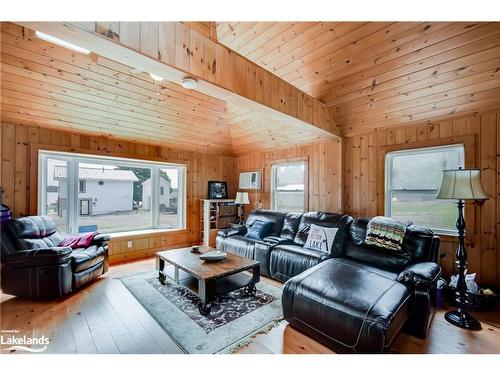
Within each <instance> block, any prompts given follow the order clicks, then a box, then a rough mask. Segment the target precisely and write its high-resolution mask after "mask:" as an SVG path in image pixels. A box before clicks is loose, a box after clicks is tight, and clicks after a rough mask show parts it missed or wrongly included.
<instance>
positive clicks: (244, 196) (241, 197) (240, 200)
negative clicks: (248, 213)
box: [234, 192, 250, 225]
mask: <svg viewBox="0 0 500 375" xmlns="http://www.w3.org/2000/svg"><path fill="white" fill-rule="evenodd" d="M234 203H236V204H238V205H239V206H238V217H239V218H240V221H239V222H238V224H240V225H243V205H244V204H249V203H250V201H249V200H248V193H247V192H237V193H236V199H235V200H234Z"/></svg>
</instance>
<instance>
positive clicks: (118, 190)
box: [77, 163, 152, 232]
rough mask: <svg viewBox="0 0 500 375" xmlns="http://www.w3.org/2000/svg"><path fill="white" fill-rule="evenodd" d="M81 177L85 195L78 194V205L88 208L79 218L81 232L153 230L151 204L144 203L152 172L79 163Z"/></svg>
mask: <svg viewBox="0 0 500 375" xmlns="http://www.w3.org/2000/svg"><path fill="white" fill-rule="evenodd" d="M78 175H79V176H78V178H80V180H81V181H85V185H86V190H85V192H81V193H78V201H79V202H80V203H79V205H80V207H87V205H88V207H89V208H88V210H83V211H81V212H80V215H79V216H78V220H77V224H78V232H88V231H93V230H99V231H105V232H114V231H120V230H127V229H135V228H147V227H151V224H152V221H151V220H152V217H151V212H150V210H149V207H150V205H151V203H150V202H149V201H148V202H144V200H143V197H144V194H143V184H144V182H145V181H147V180H149V179H150V178H151V169H150V168H138V167H128V166H120V165H110V164H90V163H79V164H78ZM148 198H149V197H148ZM85 202H88V203H85ZM82 212H83V213H82Z"/></svg>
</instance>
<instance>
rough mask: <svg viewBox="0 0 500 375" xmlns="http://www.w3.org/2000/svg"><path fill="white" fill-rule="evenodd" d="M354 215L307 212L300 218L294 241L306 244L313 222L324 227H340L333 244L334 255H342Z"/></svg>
mask: <svg viewBox="0 0 500 375" xmlns="http://www.w3.org/2000/svg"><path fill="white" fill-rule="evenodd" d="M351 223H352V217H350V216H349V215H340V214H333V213H328V212H307V213H305V214H303V215H302V217H301V219H300V224H299V229H298V231H297V234H296V235H295V238H294V242H295V243H296V244H298V245H304V244H305V243H306V241H307V237H308V235H309V229H310V227H311V224H316V225H319V226H322V227H330V228H339V231H338V233H337V235H336V236H335V241H334V242H333V246H332V252H331V254H332V256H341V255H342V253H343V249H344V245H345V243H346V240H347V239H348V238H349V236H348V234H349V229H348V228H349V226H350V224H351Z"/></svg>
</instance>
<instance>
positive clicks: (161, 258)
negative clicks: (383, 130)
mask: <svg viewBox="0 0 500 375" xmlns="http://www.w3.org/2000/svg"><path fill="white" fill-rule="evenodd" d="M213 250H215V249H213V248H211V247H208V246H200V252H199V253H192V252H191V247H186V248H182V249H176V250H166V251H160V252H158V253H156V270H157V271H158V279H159V280H160V282H161V283H162V284H165V280H166V278H167V277H169V278H172V279H173V280H174V281H175V282H176V283H177V284H181V285H183V286H185V287H187V288H189V289H190V290H191V291H192V292H193V293H195V294H196V295H197V296H198V297H199V298H200V300H201V302H200V303H199V305H198V309H199V311H200V314H202V315H209V314H210V310H211V302H212V301H213V300H214V299H215V298H216V297H217V296H220V295H223V294H227V293H230V292H232V291H234V290H237V289H241V288H244V292H245V295H255V293H256V292H257V288H256V286H255V285H256V284H257V283H258V282H259V281H260V263H259V262H257V261H255V260H252V259H247V258H244V257H240V256H238V255H235V254H231V253H226V258H225V259H223V260H221V261H216V262H207V261H204V260H202V259H200V255H201V254H203V253H206V252H208V251H213ZM166 264H170V265H172V266H174V274H173V277H172V276H171V275H169V274H168V272H166V270H165V265H166ZM180 270H181V271H184V272H185V273H187V274H188V277H187V278H185V279H182V280H181V279H180V277H179V271H180ZM244 271H252V274H251V275H249V274H247V273H245V272H244ZM193 281H194V282H193ZM196 281H197V282H196Z"/></svg>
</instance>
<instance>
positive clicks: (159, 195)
mask: <svg viewBox="0 0 500 375" xmlns="http://www.w3.org/2000/svg"><path fill="white" fill-rule="evenodd" d="M185 175H186V167H185V166H184V165H179V164H165V163H157V162H146V161H142V160H133V159H123V158H112V157H98V156H95V157H94V156H89V155H82V154H72V153H62V152H52V151H40V153H39V213H40V214H41V215H48V216H50V217H51V218H52V219H53V220H54V221H55V222H56V223H57V225H58V228H59V230H60V231H61V232H64V233H79V232H88V231H94V230H98V231H100V232H103V233H106V232H107V233H110V232H111V233H112V232H123V231H133V230H142V229H156V228H158V229H183V228H185V197H186V194H185Z"/></svg>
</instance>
